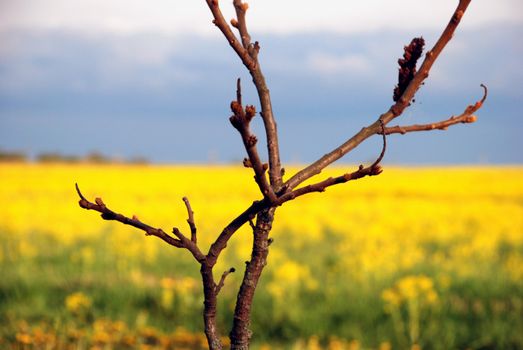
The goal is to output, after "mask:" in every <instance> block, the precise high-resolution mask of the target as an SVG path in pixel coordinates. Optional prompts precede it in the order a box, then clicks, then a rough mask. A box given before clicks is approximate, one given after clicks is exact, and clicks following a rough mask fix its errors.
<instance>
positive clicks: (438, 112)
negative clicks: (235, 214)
mask: <svg viewBox="0 0 523 350" xmlns="http://www.w3.org/2000/svg"><path fill="white" fill-rule="evenodd" d="M220 3H221V6H222V8H223V10H224V12H225V13H226V14H227V17H229V18H232V14H233V9H232V6H230V4H229V1H223V0H222V1H221V2H220ZM456 4H457V1H456V0H452V1H451V0H438V1H435V0H433V1H420V0H404V1H390V0H370V1H346V0H344V1H343V0H333V1H329V2H328V3H325V2H318V1H297V0H286V1H281V0H280V1H276V0H263V1H261V0H252V1H251V2H250V11H249V13H248V21H249V26H250V31H251V34H252V36H253V38H254V39H255V40H259V41H260V43H261V45H262V51H261V54H260V59H261V63H262V65H263V67H264V71H265V74H266V77H267V80H268V82H269V85H270V88H271V92H272V95H273V102H274V107H275V112H276V117H277V120H278V125H279V129H280V134H281V135H280V138H281V140H282V155H283V158H284V160H286V161H288V162H304V161H310V160H314V159H315V158H317V157H318V156H321V155H322V154H323V153H325V152H327V151H328V150H330V149H331V148H333V147H335V146H337V144H339V143H341V142H343V141H344V140H345V139H346V138H348V137H350V136H351V135H352V134H353V133H354V132H355V131H357V130H359V129H360V128H361V127H362V126H363V125H365V124H368V123H370V122H371V121H373V120H375V119H376V117H377V115H379V114H380V113H381V112H383V111H385V110H387V109H388V107H389V106H390V104H391V103H392V101H391V95H392V89H393V87H394V84H395V83H396V79H397V63H396V61H397V58H398V57H400V56H401V54H402V48H403V45H405V44H407V43H408V42H409V41H410V39H412V38H413V37H415V36H419V35H423V36H424V38H425V39H426V41H427V44H428V45H429V46H430V45H432V44H433V43H434V42H435V40H436V39H437V37H438V34H439V32H440V31H441V30H442V28H443V27H444V26H445V24H446V23H447V22H448V19H449V17H450V15H451V13H452V11H453V10H454V8H455V6H456ZM522 14H523V3H522V2H521V1H520V0H501V1H496V2H494V1H490V0H473V1H472V3H471V5H470V8H469V11H468V12H467V13H466V15H465V18H464V19H463V21H462V25H461V26H460V28H459V29H458V32H457V34H456V36H455V38H454V39H453V40H452V41H451V43H450V45H449V47H448V49H447V50H446V51H445V52H444V54H443V57H441V59H440V60H439V61H438V62H437V63H436V65H435V67H434V68H433V71H432V74H431V77H430V78H429V80H428V81H427V84H426V85H425V86H424V87H423V88H422V89H421V91H420V93H419V95H418V98H417V102H416V103H415V104H414V105H413V106H412V107H411V108H409V110H408V111H407V112H406V113H405V115H404V116H402V118H403V119H402V121H403V122H404V123H408V124H411V123H420V122H428V121H430V120H439V119H446V118H448V117H449V116H450V115H452V114H458V113H460V112H462V111H463V109H464V108H465V107H466V105H467V104H470V103H472V102H474V101H475V100H476V99H477V98H479V97H480V96H481V89H480V88H479V84H480V83H485V84H487V85H488V86H489V88H490V92H491V94H490V98H489V100H488V103H487V105H486V106H485V108H484V109H482V110H481V111H479V113H478V115H479V118H480V119H479V121H478V122H477V123H476V124H475V125H469V126H456V127H455V128H452V129H450V130H449V131H447V132H444V133H443V132H437V133H431V134H430V135H429V134H423V135H421V134H420V135H408V136H395V137H394V138H393V140H392V141H391V147H390V149H389V151H390V152H389V154H388V161H389V162H391V163H408V164H411V163H414V164H419V163H422V164H427V163H438V164H442V163H485V162H486V163H522V162H523V156H522V155H521V152H520V151H519V150H520V149H522V148H523V141H522V139H521V136H520V135H522V134H523V125H522V123H521V121H520V120H521V118H520V114H521V113H520V108H519V106H520V104H521V101H522V97H523V89H522V88H523V67H522V65H521V63H520V61H521V59H520V57H521V55H522V54H523V44H522V41H521V39H520V38H521V36H522V35H523V15H522ZM210 20H211V15H210V12H209V10H208V8H207V6H206V4H205V1H203V0H201V1H194V0H192V1H181V0H170V1H169V0H154V1H144V0H125V1H124V0H113V1H102V0H45V1H42V0H0V149H4V150H21V151H24V152H27V153H30V154H33V155H34V154H38V153H41V152H55V151H56V152H61V153H67V154H74V155H82V154H85V153H87V152H89V151H92V150H98V151H101V152H103V153H106V154H109V155H112V156H120V157H130V156H138V155H139V156H145V157H147V158H149V159H151V160H153V161H158V162H205V161H209V160H218V161H223V162H229V161H234V160H238V159H242V158H243V156H244V155H243V150H242V149H241V147H240V140H239V138H238V136H237V135H235V132H234V130H233V129H232V128H231V127H230V125H229V124H228V122H227V117H228V115H229V111H228V108H227V106H228V104H229V102H230V100H231V98H232V97H234V81H235V79H236V77H238V76H240V77H242V78H243V80H244V85H245V90H246V98H247V100H248V101H249V102H250V103H254V104H256V102H257V101H256V97H255V95H254V93H253V90H252V88H251V89H249V86H248V82H249V81H250V80H249V78H248V76H246V74H245V69H243V68H242V67H241V66H240V65H239V63H238V60H237V58H236V57H235V56H234V54H233V53H232V52H231V50H230V49H229V48H228V45H227V43H226V42H225V41H224V40H223V38H222V37H221V35H220V33H218V32H217V30H216V28H215V27H214V26H213V25H212V24H211V23H210ZM257 130H258V131H259V125H258V126H257ZM259 133H260V132H259ZM311 140H312V141H313V142H311ZM376 145H377V143H376V142H375V140H369V142H368V143H367V144H366V145H364V147H362V149H361V150H360V151H358V152H356V154H355V155H353V156H352V157H349V159H347V161H349V162H360V161H368V160H370V159H372V157H373V155H374V153H375V152H376Z"/></svg>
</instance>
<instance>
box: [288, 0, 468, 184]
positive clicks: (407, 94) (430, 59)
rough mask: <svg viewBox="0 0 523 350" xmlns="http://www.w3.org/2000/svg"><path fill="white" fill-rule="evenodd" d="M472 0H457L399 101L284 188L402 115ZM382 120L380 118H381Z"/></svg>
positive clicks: (305, 177)
mask: <svg viewBox="0 0 523 350" xmlns="http://www.w3.org/2000/svg"><path fill="white" fill-rule="evenodd" d="M470 1H471V0H460V1H459V4H458V7H457V8H456V10H455V11H454V13H453V15H452V17H451V20H450V22H449V23H448V24H447V26H446V28H445V30H444V31H443V33H442V34H441V36H440V38H439V39H438V41H437V42H436V44H435V45H434V47H433V48H432V50H430V51H429V52H427V54H426V55H425V59H424V61H423V64H422V65H421V68H420V69H419V71H418V72H417V73H416V74H415V75H414V78H413V79H412V80H411V82H410V84H409V85H408V86H407V88H406V89H405V91H404V92H403V94H402V95H401V97H400V98H399V99H398V101H397V102H396V103H395V104H394V105H393V106H391V107H390V109H389V110H388V111H387V112H385V113H383V114H382V115H381V116H380V117H379V119H378V120H376V121H375V122H374V123H372V124H370V125H369V126H367V127H364V128H363V129H361V130H360V131H359V132H358V133H356V134H355V135H354V136H352V137H351V138H350V139H348V140H347V141H345V142H344V143H343V144H342V145H340V146H339V147H337V148H335V149H334V150H332V151H331V152H329V153H327V154H325V155H324V156H323V157H321V158H320V159H318V160H317V161H315V162H314V163H312V164H310V165H309V166H307V167H305V168H304V169H302V170H300V171H299V172H297V173H296V174H295V175H294V176H292V177H291V178H290V179H289V180H287V181H286V182H285V183H284V185H283V188H284V189H285V190H286V191H290V190H292V189H294V188H295V187H296V186H298V185H299V184H301V183H302V182H304V181H305V180H307V179H309V178H310V177H312V176H314V175H317V174H319V173H320V172H321V171H322V170H323V169H324V168H325V167H327V166H328V165H329V164H332V163H333V162H335V161H337V160H338V159H340V158H341V157H343V156H344V155H346V154H347V153H349V152H350V151H352V150H353V149H354V148H356V147H357V146H358V145H359V144H361V143H362V142H363V141H365V140H366V139H367V138H369V137H370V136H372V135H374V134H377V133H379V131H380V130H381V126H380V125H381V121H382V122H383V123H384V124H385V125H387V124H388V123H389V122H390V121H391V120H392V119H394V118H396V117H397V116H399V115H401V114H402V113H403V111H404V110H405V108H407V107H408V105H409V103H410V101H411V100H412V98H413V97H414V95H415V93H416V91H417V90H418V88H419V87H420V85H421V84H422V83H423V81H424V80H425V79H426V78H427V77H428V76H429V71H430V69H431V67H432V65H433V64H434V61H435V60H436V59H437V57H438V56H439V54H440V53H441V51H442V50H443V48H444V47H445V46H446V45H447V43H448V42H449V41H450V39H451V38H452V36H453V34H454V31H455V30H456V28H457V26H458V25H459V23H460V20H461V18H462V17H463V15H464V13H465V11H466V9H467V7H468V5H469V3H470ZM380 120H381V121H380Z"/></svg>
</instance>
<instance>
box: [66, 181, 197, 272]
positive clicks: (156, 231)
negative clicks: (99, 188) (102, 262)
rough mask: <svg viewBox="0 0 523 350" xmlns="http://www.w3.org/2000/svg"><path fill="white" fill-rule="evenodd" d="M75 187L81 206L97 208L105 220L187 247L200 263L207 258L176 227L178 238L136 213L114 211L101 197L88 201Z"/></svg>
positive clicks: (88, 208)
mask: <svg viewBox="0 0 523 350" xmlns="http://www.w3.org/2000/svg"><path fill="white" fill-rule="evenodd" d="M75 187H76V192H77V193H78V196H79V197H80V201H79V202H78V204H79V205H80V207H82V208H84V209H87V210H95V211H97V212H99V213H101V214H102V215H101V216H102V219H104V220H114V221H118V222H121V223H122V224H125V225H130V226H133V227H136V228H138V229H140V230H142V231H145V234H146V235H147V236H156V237H158V238H160V239H162V240H163V241H164V242H166V243H168V244H170V245H172V246H174V247H177V248H185V249H187V250H189V251H190V252H191V253H192V255H193V256H194V258H195V259H196V260H197V261H198V262H200V263H202V262H203V261H204V260H205V255H203V253H202V252H201V251H200V249H199V248H198V246H196V243H194V242H191V241H190V240H189V239H187V237H185V236H184V235H183V234H182V233H181V232H180V230H178V229H177V228H176V227H175V228H173V234H174V235H175V236H176V237H178V239H176V238H174V237H171V236H169V235H168V234H167V233H165V231H163V230H162V229H160V228H155V227H152V226H150V225H147V224H146V223H143V222H142V221H140V220H139V219H138V217H137V216H136V215H133V217H132V218H129V217H127V216H125V215H122V214H119V213H117V212H114V211H112V210H111V209H109V208H108V207H107V206H106V205H105V203H104V202H103V200H102V199H101V198H96V199H95V203H92V202H90V201H88V200H87V199H86V198H85V197H84V195H83V194H82V192H81V191H80V187H79V186H78V184H75Z"/></svg>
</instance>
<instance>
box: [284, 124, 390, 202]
mask: <svg viewBox="0 0 523 350" xmlns="http://www.w3.org/2000/svg"><path fill="white" fill-rule="evenodd" d="M381 134H382V135H383V146H382V148H381V153H380V155H379V156H378V158H377V159H376V160H375V161H374V163H372V164H371V165H369V166H367V167H364V166H363V165H360V166H359V168H358V170H356V171H354V172H352V173H346V174H343V175H341V176H338V177H329V178H327V179H325V180H323V181H321V182H318V183H315V184H311V185H307V186H304V187H300V188H298V189H296V190H294V191H291V192H287V193H285V194H283V195H282V196H280V197H279V198H278V205H281V204H283V203H285V202H287V201H289V200H293V199H294V198H296V197H299V196H303V195H304V194H307V193H311V192H324V191H325V190H326V189H327V187H329V186H333V185H337V184H342V183H345V182H348V181H351V180H357V179H361V178H362V177H365V176H375V175H379V174H381V173H382V171H383V169H382V167H381V166H380V162H381V161H382V160H383V157H384V156H385V152H386V150H387V138H386V136H385V135H386V133H385V125H384V124H383V122H381Z"/></svg>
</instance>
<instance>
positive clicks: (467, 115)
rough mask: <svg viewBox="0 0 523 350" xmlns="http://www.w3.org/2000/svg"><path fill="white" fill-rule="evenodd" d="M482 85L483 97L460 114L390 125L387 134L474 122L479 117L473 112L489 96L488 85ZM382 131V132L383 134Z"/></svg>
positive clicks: (428, 129)
mask: <svg viewBox="0 0 523 350" xmlns="http://www.w3.org/2000/svg"><path fill="white" fill-rule="evenodd" d="M481 87H482V88H483V90H484V92H483V97H482V98H481V100H479V101H477V102H476V103H475V104H473V105H470V106H468V107H467V108H466V109H465V111H464V112H463V113H461V114H460V115H458V116H452V117H450V118H449V119H446V120H442V121H439V122H435V123H430V124H414V125H406V126H400V125H396V126H390V127H386V128H385V130H384V132H385V134H386V135H390V134H406V133H408V132H414V131H430V130H447V128H448V127H449V126H452V125H455V124H460V123H461V124H467V123H474V122H475V121H476V119H477V117H476V116H475V115H474V114H473V113H475V112H476V111H477V110H478V109H480V108H481V106H483V102H485V99H486V98H487V93H488V90H487V87H486V86H485V85H483V84H481ZM381 133H382V132H380V134H381Z"/></svg>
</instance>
